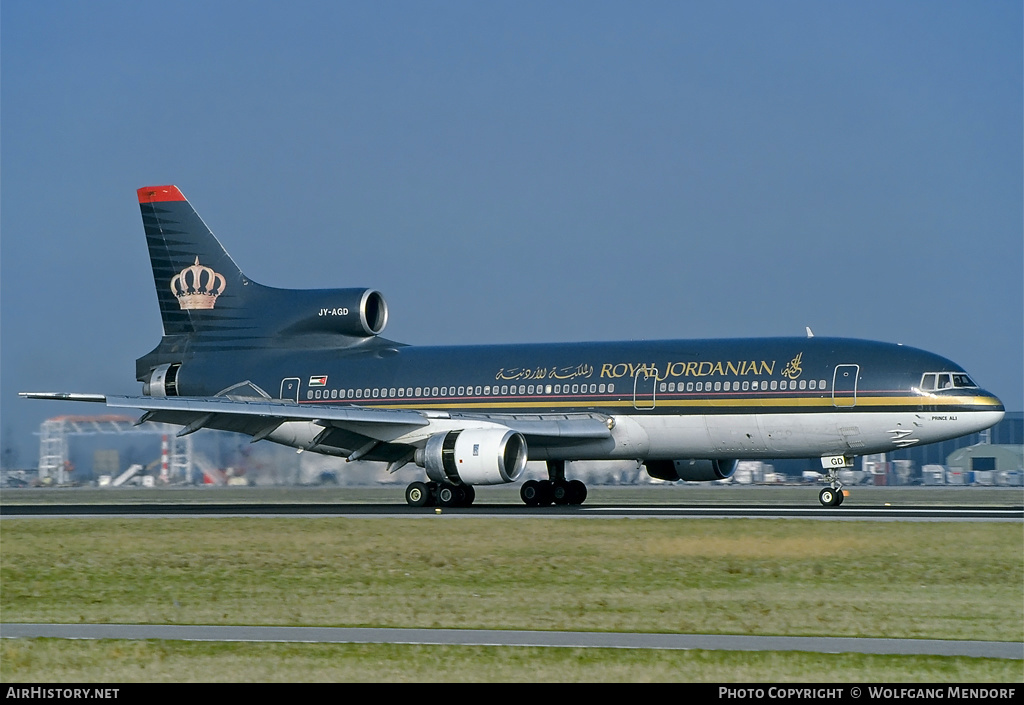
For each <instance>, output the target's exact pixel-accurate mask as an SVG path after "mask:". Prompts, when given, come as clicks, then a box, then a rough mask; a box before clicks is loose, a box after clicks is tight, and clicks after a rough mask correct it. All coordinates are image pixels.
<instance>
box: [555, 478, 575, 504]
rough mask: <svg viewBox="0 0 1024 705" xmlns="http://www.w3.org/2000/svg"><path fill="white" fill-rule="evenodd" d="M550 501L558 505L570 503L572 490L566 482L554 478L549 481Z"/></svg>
mask: <svg viewBox="0 0 1024 705" xmlns="http://www.w3.org/2000/svg"><path fill="white" fill-rule="evenodd" d="M551 501H553V502H554V503H555V504H559V505H564V504H572V491H571V490H570V489H569V483H568V482H566V481H565V480H555V481H554V482H552V483H551Z"/></svg>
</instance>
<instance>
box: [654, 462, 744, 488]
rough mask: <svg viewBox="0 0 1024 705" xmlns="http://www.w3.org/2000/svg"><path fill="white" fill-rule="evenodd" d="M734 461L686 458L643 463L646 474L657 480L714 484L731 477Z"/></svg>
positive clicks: (734, 467)
mask: <svg viewBox="0 0 1024 705" xmlns="http://www.w3.org/2000/svg"><path fill="white" fill-rule="evenodd" d="M737 464H738V461H736V460H708V459H704V458H687V459H684V460H648V461H647V462H645V463H644V467H646V468H647V474H648V475H650V476H651V477H654V478H657V479H659V480H666V481H668V482H677V481H679V480H684V481H686V482H714V481H715V480H724V479H726V478H728V477H732V474H733V473H734V472H736V465H737Z"/></svg>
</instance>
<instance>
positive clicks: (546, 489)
mask: <svg viewBox="0 0 1024 705" xmlns="http://www.w3.org/2000/svg"><path fill="white" fill-rule="evenodd" d="M547 465H548V479H547V480H527V481H526V482H524V483H523V486H522V488H521V489H520V490H519V496H520V497H521V498H522V500H523V503H524V504H526V506H527V507H547V506H549V505H551V504H559V505H566V504H583V502H584V501H585V500H586V499H587V486H586V485H585V484H583V483H582V482H580V481H579V480H566V479H565V461H564V460H549V461H548V463H547Z"/></svg>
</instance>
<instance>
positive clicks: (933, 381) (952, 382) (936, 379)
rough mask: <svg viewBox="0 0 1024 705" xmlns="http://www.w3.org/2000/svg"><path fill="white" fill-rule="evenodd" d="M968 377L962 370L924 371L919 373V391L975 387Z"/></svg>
mask: <svg viewBox="0 0 1024 705" xmlns="http://www.w3.org/2000/svg"><path fill="white" fill-rule="evenodd" d="M977 386H978V385H976V384H975V383H974V382H973V381H972V380H971V378H970V377H968V376H967V375H965V374H963V373H962V372H952V373H950V372H925V373H924V374H923V375H921V391H922V392H934V391H936V390H940V389H954V388H955V389H967V388H972V387H977Z"/></svg>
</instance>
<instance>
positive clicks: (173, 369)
mask: <svg viewBox="0 0 1024 705" xmlns="http://www.w3.org/2000/svg"><path fill="white" fill-rule="evenodd" d="M179 369H181V363H180V362H174V363H171V364H169V365H159V366H158V367H154V368H153V370H152V371H151V372H150V373H149V376H148V377H146V378H145V379H143V380H142V393H143V394H145V395H146V396H147V397H176V396H178V370H179Z"/></svg>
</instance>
